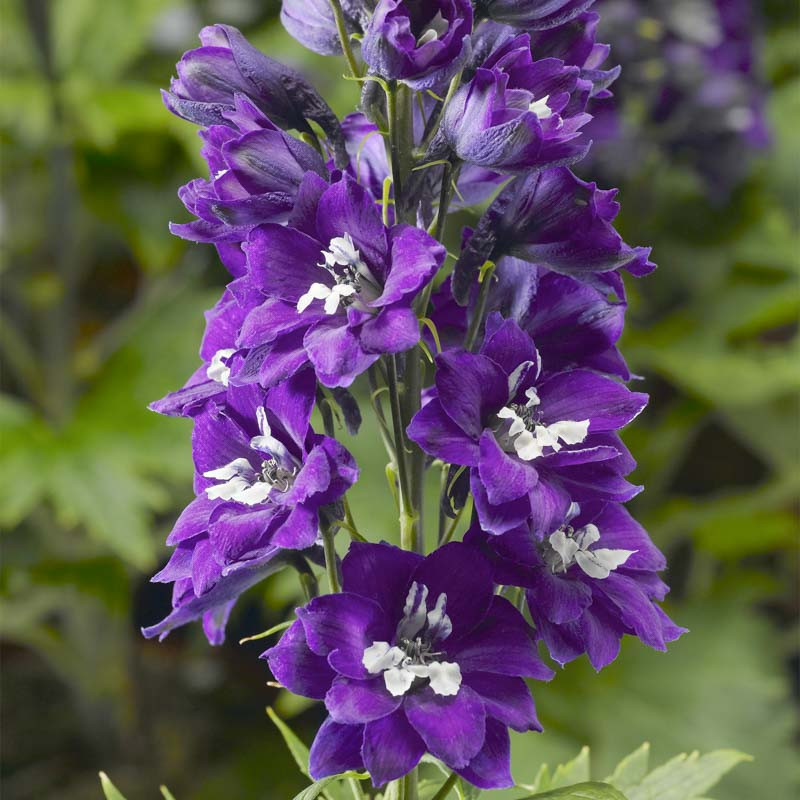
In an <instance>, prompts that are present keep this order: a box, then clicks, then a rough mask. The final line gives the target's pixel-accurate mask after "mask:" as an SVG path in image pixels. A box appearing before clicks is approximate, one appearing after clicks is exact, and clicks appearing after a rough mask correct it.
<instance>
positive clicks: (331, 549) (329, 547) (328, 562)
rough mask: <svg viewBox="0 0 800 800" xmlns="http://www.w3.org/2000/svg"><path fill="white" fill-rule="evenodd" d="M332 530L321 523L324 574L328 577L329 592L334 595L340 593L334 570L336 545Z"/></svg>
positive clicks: (336, 572) (337, 576) (340, 589)
mask: <svg viewBox="0 0 800 800" xmlns="http://www.w3.org/2000/svg"><path fill="white" fill-rule="evenodd" d="M334 537H335V534H334V531H333V528H332V527H331V526H330V525H328V524H325V523H323V525H322V547H323V550H324V551H325V572H326V573H327V575H328V584H329V586H330V589H331V592H332V593H333V594H336V593H337V592H341V591H342V587H341V586H340V585H339V573H338V571H337V569H336V545H335V542H334Z"/></svg>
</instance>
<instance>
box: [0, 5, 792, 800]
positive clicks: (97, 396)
mask: <svg viewBox="0 0 800 800" xmlns="http://www.w3.org/2000/svg"><path fill="white" fill-rule="evenodd" d="M595 8H596V10H599V11H601V12H603V11H604V9H607V21H606V23H605V25H606V27H605V28H604V31H605V33H606V35H605V36H602V35H601V37H600V40H601V41H608V40H611V41H612V42H614V44H615V45H616V49H615V51H614V53H615V54H616V58H614V59H613V60H614V61H615V63H616V62H617V61H621V62H622V64H623V68H624V72H623V79H622V80H621V81H620V83H619V84H618V86H617V87H616V89H615V91H616V94H617V98H616V100H615V103H614V106H613V107H610V108H607V109H605V111H606V113H605V114H600V115H599V117H600V118H599V120H598V122H597V123H596V126H595V130H594V131H593V134H592V135H593V136H594V137H595V139H596V141H597V146H596V147H595V151H594V156H593V158H592V161H591V162H590V163H588V164H586V165H584V166H582V167H581V168H580V169H581V172H582V174H583V175H585V176H587V175H588V176H591V177H592V178H593V179H597V180H598V181H599V182H600V183H601V184H602V185H603V186H611V185H616V186H619V187H620V189H621V194H620V199H621V201H622V208H623V212H622V216H621V218H620V227H621V230H622V232H623V233H624V235H625V237H626V240H627V241H629V242H630V243H631V244H652V245H653V246H654V259H655V260H656V262H657V263H658V264H659V265H660V269H659V270H658V271H657V272H656V273H655V274H654V275H653V276H652V277H650V278H648V279H647V280H646V281H642V282H641V283H636V284H634V283H633V282H632V281H629V291H630V311H629V321H628V328H627V332H626V335H625V341H624V342H623V352H625V354H626V355H627V356H628V358H629V361H630V363H631V365H632V367H633V369H634V371H635V372H636V373H638V374H639V375H641V376H643V381H642V383H641V385H642V386H643V387H644V390H646V391H649V392H650V393H651V394H652V403H651V406H650V409H649V411H648V412H647V413H646V414H645V415H644V416H643V417H642V418H640V420H638V421H637V422H636V424H635V426H634V427H633V428H632V429H631V430H630V431H628V432H627V436H626V440H627V442H628V444H629V446H630V447H631V449H632V450H633V452H634V454H635V455H636V456H637V458H638V459H639V463H640V466H639V469H638V471H637V473H636V475H635V476H634V477H635V479H636V480H637V482H641V483H645V484H646V486H647V491H646V492H645V493H644V494H643V495H641V496H640V497H639V498H637V499H636V501H635V503H634V507H633V511H634V512H635V513H636V514H637V515H638V516H639V517H640V519H642V521H643V522H644V523H645V524H646V525H647V526H648V528H649V529H650V532H651V534H652V536H653V538H654V539H655V541H656V543H657V544H658V545H659V546H660V547H662V548H663V549H664V550H665V551H666V552H667V554H668V556H669V558H670V565H671V566H670V571H669V574H668V575H667V581H668V582H669V583H670V584H671V585H672V587H673V592H672V595H671V596H670V600H669V612H670V614H671V615H672V616H673V618H674V619H675V620H676V621H678V622H679V623H680V624H683V625H686V626H687V627H689V628H690V629H691V633H690V634H689V635H687V636H685V637H684V638H683V639H681V640H680V641H679V642H677V643H675V644H674V645H673V646H671V648H670V652H669V653H668V654H666V655H664V654H660V653H654V652H650V651H648V650H646V649H645V648H644V647H643V646H641V645H640V644H639V643H638V642H636V641H632V642H629V643H627V644H626V646H624V647H623V652H622V655H621V657H620V658H619V659H618V660H617V662H616V663H615V664H613V665H612V666H611V667H609V668H608V669H606V670H605V671H604V672H603V673H601V674H600V675H596V674H595V673H594V672H593V671H592V670H591V668H590V667H589V666H588V664H587V663H584V662H583V661H579V662H577V663H573V664H572V665H570V666H568V667H567V668H566V669H564V670H563V671H562V672H561V673H560V674H559V676H558V678H557V680H555V681H554V682H553V683H552V684H550V685H542V686H538V687H536V692H535V695H536V700H537V705H538V706H539V709H540V716H541V718H542V721H543V723H544V725H545V728H546V732H545V733H544V734H543V735H533V734H529V735H527V736H525V737H518V738H517V739H516V740H515V741H514V752H515V763H516V764H517V767H516V774H517V777H518V778H519V779H521V780H525V779H531V778H532V777H533V774H534V773H535V771H536V768H537V767H538V764H539V763H540V762H541V761H543V760H544V761H549V762H550V763H551V764H553V763H554V762H556V761H558V760H559V759H561V760H565V759H567V758H570V757H572V756H573V755H575V754H576V753H577V751H578V750H579V748H580V747H581V746H582V745H584V744H589V745H591V747H592V757H593V761H594V764H595V766H596V770H597V771H596V774H597V775H598V776H599V777H602V775H604V774H606V773H607V772H608V771H609V770H610V768H611V767H612V766H613V764H615V763H616V762H617V761H618V760H619V759H620V758H621V757H622V756H623V755H625V754H626V753H628V752H629V751H631V750H633V749H634V748H635V747H636V746H638V745H639V744H641V742H642V741H645V740H648V741H650V742H651V743H652V749H653V763H654V764H657V763H660V762H662V761H664V760H666V759H667V758H668V757H670V756H672V755H673V754H675V753H677V752H682V751H686V750H692V749H695V748H697V749H700V750H708V749H711V748H716V747H735V748H739V749H741V750H744V751H746V752H748V753H751V754H752V755H754V756H755V761H754V762H752V763H751V764H747V765H743V766H740V767H739V768H737V770H736V771H735V772H734V773H733V774H732V775H731V776H729V777H728V778H727V779H726V781H725V782H724V784H722V785H720V787H719V788H718V789H717V790H716V791H715V796H716V797H718V798H719V799H720V800H723V798H725V799H729V800H754V798H776V799H779V798H784V797H785V798H788V797H790V796H796V795H795V794H794V792H796V790H797V785H798V784H797V758H796V745H797V742H798V730H799V729H798V718H797V708H798V679H797V675H798V666H800V663H799V662H798V644H797V643H798V637H797V633H798V629H797V619H798V606H797V603H798V595H797V577H798V560H797V549H798V536H797V534H798V522H797V513H798V474H799V473H800V467H799V460H798V436H797V433H798V430H797V428H798V413H797V412H798V407H797V389H798V383H800V366H799V365H800V359H798V358H797V355H798V353H797V351H798V339H797V327H798V311H799V310H800V292H799V291H798V288H799V287H798V269H799V266H800V265H799V259H800V241H798V229H797V222H798V196H799V191H798V189H799V187H800V183H798V166H799V165H800V145H799V144H798V130H800V46H799V44H798V42H799V41H800V40H799V38H798V18H797V6H796V4H795V3H793V2H781V0H767V2H760V3H747V2H745V3H738V4H737V3H736V2H726V1H725V0H716V2H714V0H680V2H669V3H663V2H624V1H622V0H599V2H598V4H597V5H596V7H595ZM756 8H757V9H758V11H757V14H753V16H752V17H751V16H750V12H754V11H755V10H756ZM278 9H279V4H278V3H277V2H271V1H270V0H260V1H258V2H256V0H196V2H190V1H189V0H183V1H182V2H181V1H177V2H172V0H124V1H123V0H108V1H107V2H97V0H49V1H48V0H6V2H5V3H4V4H3V8H2V19H1V20H0V28H1V30H0V36H1V37H2V44H0V59H2V69H3V74H2V78H0V129H1V130H0V137H2V138H1V139H0V142H1V143H2V165H1V167H0V169H1V170H2V173H1V174H2V181H3V183H2V187H3V196H2V206H1V207H0V228H1V229H2V299H3V313H2V318H0V353H2V361H3V369H2V389H3V394H2V396H1V399H0V525H1V526H2V528H3V533H2V566H1V567H0V635H1V636H2V734H3V736H2V764H1V766H0V780H1V781H2V783H1V786H2V795H3V798H4V800H29V799H33V798H47V799H49V798H58V799H59V800H73V799H80V800H85V798H94V797H100V788H99V784H98V781H97V771H98V770H99V769H103V770H105V771H107V772H108V773H109V774H110V775H111V776H112V778H113V779H114V782H115V783H116V784H117V786H119V788H120V789H121V790H123V792H124V793H125V794H126V796H127V797H128V798H129V800H145V798H155V797H157V796H158V794H157V792H158V789H157V787H158V785H159V783H166V784H167V785H169V787H170V788H171V789H172V791H173V792H174V794H175V796H176V797H177V798H178V800H205V799H206V798H209V799H211V798H220V797H231V798H237V800H239V799H240V798H241V800H250V798H252V799H253V800H256V799H259V800H286V798H289V797H292V796H293V795H294V793H295V792H296V791H298V790H299V789H300V788H301V787H302V786H303V785H304V784H305V781H304V779H303V778H302V777H301V776H300V775H299V774H298V773H297V771H296V769H295V766H294V764H293V762H292V761H291V758H290V756H289V755H288V754H287V752H286V751H285V748H284V745H283V742H282V741H281V740H280V738H279V737H278V735H277V734H276V732H275V730H274V728H273V727H272V725H271V723H270V722H269V720H268V719H267V717H266V715H265V713H264V707H265V706H266V705H274V706H275V707H276V709H277V710H278V711H279V713H280V714H281V715H282V716H284V717H285V718H291V722H292V725H293V726H294V727H295V729H296V730H297V731H298V732H299V733H300V734H301V736H303V737H304V738H305V740H306V741H310V739H311V737H312V735H313V731H314V730H315V727H316V726H317V725H318V723H319V718H320V709H319V707H316V706H312V705H310V704H308V705H306V704H305V703H304V702H303V701H301V700H298V699H292V698H290V697H288V696H286V695H282V694H279V693H277V692H276V690H275V689H272V688H270V687H268V686H267V685H266V682H267V681H268V680H269V679H270V677H271V676H270V675H269V673H268V670H267V668H266V666H265V665H264V664H263V663H262V662H259V661H258V659H257V655H258V654H259V653H260V652H261V650H263V649H264V647H263V645H264V642H254V643H250V644H246V645H243V646H240V645H239V644H237V641H238V640H239V639H240V638H241V637H243V636H247V635H250V634H253V633H256V632H258V631H261V630H263V629H265V628H267V627H269V626H270V625H272V624H275V623H277V622H280V621H282V620H284V619H286V615H287V614H288V613H289V610H290V609H291V608H292V607H293V605H294V604H295V603H296V600H297V594H298V592H297V586H296V583H295V581H294V579H293V578H292V576H291V575H289V574H286V575H283V574H278V575H276V576H274V577H273V578H272V579H270V580H269V581H268V582H267V583H266V584H264V585H262V586H260V587H256V588H255V589H254V590H252V591H251V592H250V593H249V594H248V595H246V596H245V597H244V598H243V600H242V601H240V603H239V605H238V606H237V608H236V610H235V612H234V615H233V617H232V622H231V625H230V626H229V635H228V642H227V643H226V644H225V645H224V646H222V647H220V648H211V647H209V646H208V644H207V643H206V641H205V639H204V637H203V635H202V631H201V630H200V628H199V626H190V627H189V628H184V629H181V630H179V631H176V632H174V633H173V634H172V635H171V636H170V637H169V638H168V639H167V640H166V641H165V642H164V643H162V644H158V643H157V642H154V641H145V640H144V639H142V638H141V636H140V634H139V627H140V626H141V625H143V624H151V623H153V622H155V621H156V620H157V619H160V618H161V617H162V616H163V615H164V614H165V613H166V611H167V610H168V608H169V587H166V586H164V585H158V584H150V583H149V582H148V578H149V576H150V575H151V574H152V573H153V572H154V571H155V570H156V569H157V568H158V567H159V566H160V565H161V564H163V563H164V561H165V560H166V557H167V551H166V548H165V547H164V545H163V541H164V538H165V536H166V533H167V532H168V530H169V529H170V527H171V524H172V522H173V521H174V518H175V516H176V514H177V512H178V510H179V509H180V508H181V507H182V506H183V505H184V504H185V503H186V502H187V501H188V500H189V499H190V496H191V480H190V476H191V454H190V447H189V433H190V425H189V423H187V422H185V421H181V420H174V419H165V418H160V417H158V416H157V415H155V414H153V413H151V412H149V411H147V410H146V405H147V403H148V402H150V401H151V400H153V399H156V398H159V397H161V396H162V395H163V394H165V393H166V392H167V391H169V390H171V389H174V388H176V387H178V386H179V385H181V384H182V383H183V381H184V379H185V378H186V377H187V376H188V375H189V374H190V373H191V372H192V371H193V370H194V369H195V367H196V365H197V363H198V360H197V348H198V343H199V338H200V335H201V332H202V328H203V317H202V311H203V309H205V308H207V307H209V306H211V305H212V304H213V302H214V300H215V299H216V297H217V296H218V294H219V292H220V289H221V287H222V286H223V285H224V283H225V280H226V273H225V271H224V269H223V268H222V266H221V265H220V264H219V263H218V262H217V260H216V257H215V253H214V251H213V249H212V248H211V247H206V246H199V245H188V244H187V243H185V242H182V241H180V240H178V239H175V238H173V237H171V236H170V234H169V233H168V231H167V221H168V220H176V221H184V220H186V219H188V215H187V213H186V212H185V210H184V209H183V208H182V206H181V204H180V202H179V201H178V198H177V196H176V190H177V188H178V186H180V185H181V184H183V183H186V182H187V181H188V180H190V179H191V178H193V177H195V176H197V175H201V174H205V167H204V164H203V163H202V161H201V160H200V155H199V139H198V138H197V136H196V131H195V130H194V129H193V127H192V126H191V125H189V124H188V123H185V122H182V121H180V120H178V119H176V118H174V117H171V116H170V115H169V114H168V113H167V111H166V110H165V109H164V108H163V107H162V106H161V103H160V98H159V87H162V86H165V85H166V84H167V82H168V79H169V76H170V75H171V74H173V65H174V62H175V61H176V60H177V59H178V58H179V56H180V54H181V53H182V52H183V51H184V50H186V49H188V48H191V47H194V46H196V42H197V40H196V34H197V31H198V30H199V29H200V27H202V25H204V24H208V23H211V22H227V23H230V24H233V25H236V26H238V27H240V28H241V29H242V30H243V31H244V32H245V33H246V34H247V35H248V36H249V37H250V38H251V39H252V41H253V42H254V43H255V44H257V45H258V46H259V47H261V48H262V49H263V50H265V51H266V52H267V53H269V54H270V55H272V56H275V57H277V58H280V59H283V60H285V61H287V62H290V63H292V64H294V65H296V66H297V67H299V68H300V69H302V70H303V71H304V72H305V73H306V74H308V75H309V76H310V77H311V78H312V80H313V81H315V82H316V84H317V85H318V87H319V88H320V90H321V91H322V93H323V95H325V96H326V97H327V98H328V100H329V101H330V103H331V105H332V106H333V107H334V109H335V110H337V112H339V113H341V114H344V113H347V112H348V111H350V110H351V109H352V108H353V106H354V104H355V102H356V100H357V89H356V88H355V87H354V86H353V85H352V84H349V83H347V82H345V81H340V80H337V78H338V76H339V75H340V74H341V72H342V71H343V70H342V68H341V65H339V64H338V63H337V62H336V61H335V60H333V61H332V60H325V59H321V58H319V57H316V56H313V55H312V54H309V53H307V52H306V51H304V50H303V49H302V48H301V47H300V46H299V45H297V44H295V43H294V42H293V41H292V40H291V39H289V37H288V35H286V34H285V33H284V31H283V29H282V28H281V26H280V23H279V21H278V20H277V12H278ZM726 15H727V16H726ZM453 227H455V226H453ZM349 444H350V445H351V446H352V447H353V449H354V451H355V453H356V455H357V458H358V460H359V462H360V463H361V465H362V469H363V475H364V478H363V479H362V481H361V482H360V483H359V485H358V486H357V487H356V489H355V497H354V499H353V508H354V511H355V513H356V516H357V518H358V519H359V520H360V526H361V528H362V530H364V529H365V528H366V527H367V526H366V525H365V524H364V521H365V520H369V521H370V523H371V525H372V528H371V529H370V534H371V536H372V537H373V538H380V537H390V536H391V534H390V531H391V530H392V529H393V527H394V525H395V520H394V518H393V517H394V515H393V513H392V511H391V508H390V507H389V506H388V504H387V503H386V502H385V498H386V495H385V494H384V486H383V480H384V478H383V466H384V463H385V456H384V454H383V451H382V449H381V446H380V443H379V440H378V438H377V435H374V432H370V429H369V428H368V427H367V428H366V430H365V431H364V432H363V433H362V435H361V436H360V437H359V438H358V439H356V440H353V441H352V442H349ZM378 484H380V491H376V490H375V489H376V487H377V486H378ZM489 794H490V796H493V797H494V796H496V797H501V796H503V795H502V793H489Z"/></svg>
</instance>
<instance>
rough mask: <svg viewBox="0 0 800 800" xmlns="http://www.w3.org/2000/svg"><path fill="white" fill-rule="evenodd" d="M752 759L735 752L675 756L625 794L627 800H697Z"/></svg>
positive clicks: (720, 751) (725, 751) (718, 751)
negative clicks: (742, 763)
mask: <svg viewBox="0 0 800 800" xmlns="http://www.w3.org/2000/svg"><path fill="white" fill-rule="evenodd" d="M752 760H753V759H752V758H751V756H748V755H746V754H745V753H740V752H739V751H738V750H716V751H714V752H713V753H706V755H703V756H701V755H700V754H699V753H697V751H695V752H694V753H691V754H690V755H687V754H686V753H683V754H682V755H679V756H675V758H673V759H671V760H669V761H668V762H667V763H666V764H663V765H662V766H660V767H658V768H657V769H654V770H653V771H652V772H651V773H650V774H649V775H648V776H647V777H646V778H645V779H644V780H643V781H642V782H641V783H640V784H639V785H638V786H634V787H631V788H629V789H627V790H626V794H627V796H628V800H700V798H701V795H702V794H704V793H705V791H706V790H707V789H710V788H712V787H713V786H715V785H716V784H717V783H718V782H719V781H720V779H721V778H722V776H723V775H725V774H726V773H728V772H730V771H731V770H732V769H733V768H734V767H735V766H736V765H737V764H740V763H741V762H742V761H752Z"/></svg>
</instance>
